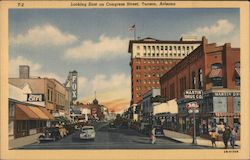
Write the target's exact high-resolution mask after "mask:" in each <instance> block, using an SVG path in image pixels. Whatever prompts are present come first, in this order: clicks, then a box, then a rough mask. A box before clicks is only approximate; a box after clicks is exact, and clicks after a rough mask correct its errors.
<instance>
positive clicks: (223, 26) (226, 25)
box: [187, 19, 235, 36]
mask: <svg viewBox="0 0 250 160" xmlns="http://www.w3.org/2000/svg"><path fill="white" fill-rule="evenodd" d="M234 28H235V26H234V24H232V23H230V22H229V21H228V20H226V19H221V20H218V21H217V22H216V23H215V24H212V25H211V26H205V27H198V28H196V29H194V31H192V32H189V33H187V34H195V35H206V36H211V35H213V36H215V35H216V36H222V35H227V34H229V33H231V32H232V31H233V30H234Z"/></svg>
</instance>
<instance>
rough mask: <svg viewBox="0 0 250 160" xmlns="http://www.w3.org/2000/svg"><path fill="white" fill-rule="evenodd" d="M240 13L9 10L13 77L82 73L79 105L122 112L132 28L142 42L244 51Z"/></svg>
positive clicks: (63, 78)
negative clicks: (201, 42)
mask: <svg viewBox="0 0 250 160" xmlns="http://www.w3.org/2000/svg"><path fill="white" fill-rule="evenodd" d="M239 21H240V19H239V9H229V8H227V9H220V8H217V9H205V8H197V9H192V8H190V9H177V8H176V9H169V8H168V9H167V8H165V9H164V8H162V9H150V8H148V9H143V8H141V9H138V8H137V9H129V8H126V9H125V8H124V9H10V10H9V77H18V66H19V65H29V66H30V67H31V71H30V72H31V77H38V76H40V77H49V78H55V79H57V80H59V81H60V82H61V83H64V82H65V81H66V78H67V75H68V73H69V71H73V70H76V71H77V72H78V75H79V77H78V100H79V101H80V102H83V103H89V102H92V100H93V99H94V98H95V95H94V92H95V91H96V97H97V99H98V100H99V103H101V104H104V105H106V106H107V107H108V108H110V110H114V111H116V112H120V111H122V110H124V108H127V107H128V106H129V103H130V99H131V93H130V90H131V82H130V81H131V80H130V77H131V76H130V66H129V62H130V54H129V53H128V43H129V40H132V39H133V38H134V34H133V32H129V31H128V28H129V26H132V25H134V24H135V26H136V35H137V37H138V38H139V37H140V38H146V37H152V38H155V39H159V40H179V39H180V37H181V36H183V35H195V36H198V37H199V39H201V37H202V36H206V37H207V38H208V41H209V43H217V44H218V45H221V44H224V43H231V44H232V46H233V47H239V46H240V41H239V39H240V37H239V34H240V30H239V28H240V26H239V24H240V23H239Z"/></svg>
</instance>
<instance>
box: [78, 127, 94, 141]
mask: <svg viewBox="0 0 250 160" xmlns="http://www.w3.org/2000/svg"><path fill="white" fill-rule="evenodd" d="M80 139H85V140H88V139H89V140H95V128H94V126H83V127H82V128H81V131H80Z"/></svg>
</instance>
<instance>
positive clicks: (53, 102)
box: [9, 73, 69, 117]
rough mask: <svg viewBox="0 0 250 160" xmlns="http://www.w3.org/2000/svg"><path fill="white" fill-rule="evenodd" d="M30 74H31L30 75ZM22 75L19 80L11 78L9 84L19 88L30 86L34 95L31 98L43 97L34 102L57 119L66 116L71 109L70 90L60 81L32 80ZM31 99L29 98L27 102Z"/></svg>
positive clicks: (48, 79)
mask: <svg viewBox="0 0 250 160" xmlns="http://www.w3.org/2000/svg"><path fill="white" fill-rule="evenodd" d="M28 74H29V73H28ZM21 77H23V76H21V75H20V77H18V78H9V84H11V85H13V86H16V87H18V88H23V87H24V86H26V85H27V84H28V85H29V87H30V89H31V91H32V93H31V94H30V95H29V96H32V97H36V95H39V96H41V97H42V98H41V99H36V100H32V101H36V103H37V102H39V105H40V106H44V107H45V108H46V109H47V110H48V111H49V112H50V113H51V114H53V115H54V116H55V117H57V116H66V114H67V113H68V110H69V109H68V108H69V100H68V99H69V95H68V94H69V93H68V90H67V89H66V88H65V87H64V85H63V84H61V83H60V82H59V81H57V80H55V79H50V78H41V77H38V78H32V77H30V76H26V77H24V78H21ZM27 96H28V95H27ZM28 100H29V98H27V101H28Z"/></svg>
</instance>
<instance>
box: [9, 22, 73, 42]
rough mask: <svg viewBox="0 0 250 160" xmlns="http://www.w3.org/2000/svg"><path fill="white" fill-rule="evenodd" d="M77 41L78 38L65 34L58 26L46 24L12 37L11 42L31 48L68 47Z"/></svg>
mask: <svg viewBox="0 0 250 160" xmlns="http://www.w3.org/2000/svg"><path fill="white" fill-rule="evenodd" d="M76 40H77V37H76V36H74V35H72V34H68V33H63V32H62V31H60V30H59V29H58V28H57V27H56V26H53V25H51V24H45V25H43V26H35V27H33V28H30V29H29V30H28V31H27V32H25V33H22V34H18V35H16V36H12V37H11V38H10V41H11V43H12V44H26V45H30V46H43V45H55V46H60V45H66V44H71V43H73V42H75V41H76Z"/></svg>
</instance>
